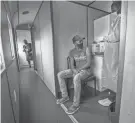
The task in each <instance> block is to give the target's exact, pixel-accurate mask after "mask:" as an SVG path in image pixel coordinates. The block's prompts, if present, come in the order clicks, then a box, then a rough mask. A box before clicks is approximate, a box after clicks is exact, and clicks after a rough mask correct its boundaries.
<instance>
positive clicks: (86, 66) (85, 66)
mask: <svg viewBox="0 0 135 123" xmlns="http://www.w3.org/2000/svg"><path fill="white" fill-rule="evenodd" d="M86 58H87V63H86V64H85V65H84V66H82V67H81V68H79V70H78V71H80V70H84V69H87V68H88V67H90V64H91V52H90V49H89V48H88V47H87V48H86Z"/></svg>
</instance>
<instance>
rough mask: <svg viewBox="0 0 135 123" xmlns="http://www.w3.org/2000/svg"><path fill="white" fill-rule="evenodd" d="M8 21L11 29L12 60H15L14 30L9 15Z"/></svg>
mask: <svg viewBox="0 0 135 123" xmlns="http://www.w3.org/2000/svg"><path fill="white" fill-rule="evenodd" d="M7 19H8V29H9V36H10V47H11V55H12V58H14V57H15V49H14V41H13V30H12V25H11V22H10V20H9V17H8V15H7Z"/></svg>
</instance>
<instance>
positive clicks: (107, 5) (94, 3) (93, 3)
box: [70, 0, 112, 13]
mask: <svg viewBox="0 0 135 123" xmlns="http://www.w3.org/2000/svg"><path fill="white" fill-rule="evenodd" d="M70 2H73V3H76V4H80V5H84V6H88V7H90V8H93V9H97V10H99V11H103V12H106V13H111V4H112V0H109V1H98V0H90V1H70Z"/></svg>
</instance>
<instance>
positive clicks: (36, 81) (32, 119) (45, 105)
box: [20, 68, 72, 123]
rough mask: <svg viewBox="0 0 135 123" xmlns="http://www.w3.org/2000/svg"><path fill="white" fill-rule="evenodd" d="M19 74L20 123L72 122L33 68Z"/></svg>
mask: <svg viewBox="0 0 135 123" xmlns="http://www.w3.org/2000/svg"><path fill="white" fill-rule="evenodd" d="M20 74H21V83H20V123H72V121H71V120H70V118H69V117H68V116H67V115H66V114H65V113H64V111H63V109H62V108H61V107H60V106H59V105H57V104H56V103H55V102H56V100H55V97H54V96H53V94H52V93H51V92H50V91H49V89H48V88H47V87H46V85H45V84H44V83H43V82H42V80H41V79H40V78H39V77H38V75H36V73H35V72H34V70H33V69H28V68H25V69H22V70H21V72H20Z"/></svg>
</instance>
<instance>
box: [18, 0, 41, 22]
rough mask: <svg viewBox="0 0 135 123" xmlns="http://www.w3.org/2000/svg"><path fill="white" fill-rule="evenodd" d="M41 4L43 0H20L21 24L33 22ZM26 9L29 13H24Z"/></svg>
mask: <svg viewBox="0 0 135 123" xmlns="http://www.w3.org/2000/svg"><path fill="white" fill-rule="evenodd" d="M40 4H41V1H19V24H25V23H32V22H33V21H34V18H35V16H36V14H37V12H38V9H39V7H40ZM24 11H29V13H28V14H25V15H23V14H22V12H24Z"/></svg>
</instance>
